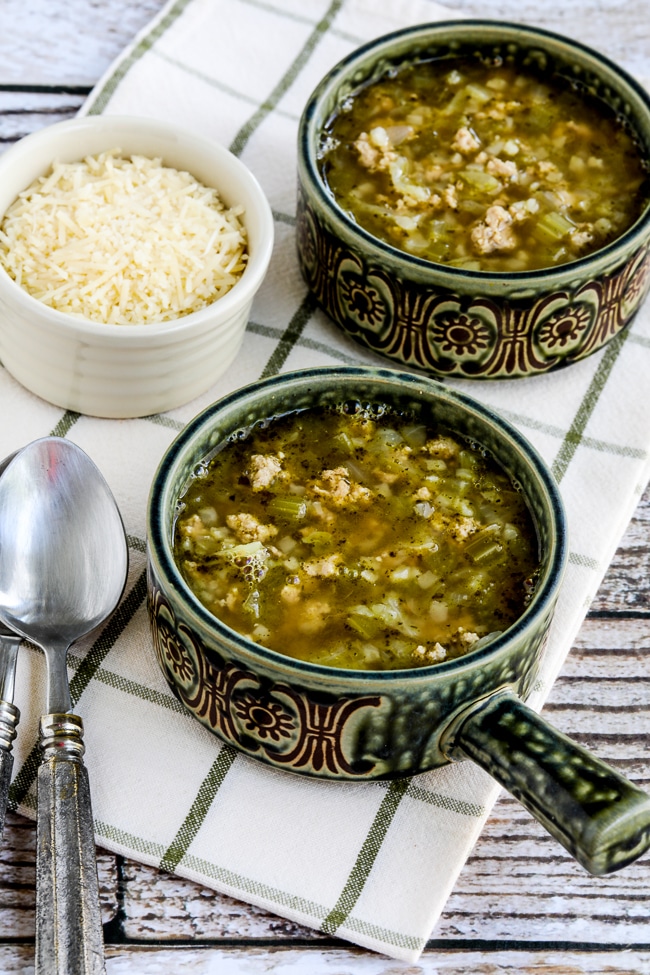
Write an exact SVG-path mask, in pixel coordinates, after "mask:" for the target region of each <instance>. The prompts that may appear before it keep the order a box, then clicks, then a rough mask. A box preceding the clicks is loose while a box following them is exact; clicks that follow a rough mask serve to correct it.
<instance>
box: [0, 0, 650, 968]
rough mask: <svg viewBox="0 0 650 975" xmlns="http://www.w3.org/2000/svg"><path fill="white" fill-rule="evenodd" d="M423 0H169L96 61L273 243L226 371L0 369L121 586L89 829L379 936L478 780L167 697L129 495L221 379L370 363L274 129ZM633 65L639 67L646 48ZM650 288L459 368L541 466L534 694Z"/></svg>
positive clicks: (81, 659)
mask: <svg viewBox="0 0 650 975" xmlns="http://www.w3.org/2000/svg"><path fill="white" fill-rule="evenodd" d="M456 15H457V13H456V11H455V10H454V7H453V3H451V2H450V4H449V5H448V6H446V7H443V6H441V5H438V4H434V3H430V2H426V0H399V2H398V0H394V2H385V3H383V4H381V5H379V4H375V3H373V2H371V0H273V2H272V3H266V2H261V0H172V2H170V3H169V4H168V5H167V6H166V7H165V8H164V10H163V11H162V13H161V14H160V15H159V16H158V17H157V18H156V19H155V20H154V21H153V23H152V24H151V25H150V26H149V27H148V28H147V29H146V30H145V31H144V32H143V33H142V34H141V35H140V36H139V37H138V38H136V40H135V42H134V43H133V45H132V46H131V47H130V48H129V49H128V50H127V51H126V52H125V53H124V54H123V56H122V57H121V58H120V59H119V60H118V61H117V63H116V64H114V65H113V66H112V68H111V69H110V71H109V72H108V73H107V75H106V76H105V77H104V78H103V79H102V81H101V82H100V83H99V85H98V86H97V88H96V90H95V91H94V92H93V94H92V96H91V97H90V99H89V101H88V104H87V106H86V108H85V110H86V111H89V112H93V113H99V112H111V113H116V114H138V115H149V116H154V117H159V118H164V119H170V120H174V119H175V120H177V121H178V122H179V123H182V124H183V125H185V126H186V127H189V128H192V129H195V130H196V131H197V132H200V133H202V134H204V135H206V136H209V137H211V138H213V139H215V140H217V141H219V142H221V143H223V144H225V145H226V146H229V147H230V148H231V149H232V151H233V152H235V153H236V154H237V155H238V156H240V157H241V158H242V160H243V161H244V162H245V163H246V165H247V166H248V167H249V168H250V169H251V170H252V171H253V172H254V173H255V174H256V176H257V177H258V179H259V180H260V182H261V184H262V186H263V188H264V190H265V191H266V193H267V195H268V198H269V200H270V202H271V206H272V208H273V212H274V215H275V222H276V247H275V253H274V257H273V261H272V266H271V269H270V273H269V275H268V278H267V281H266V283H265V285H264V286H263V288H262V290H261V292H260V293H259V296H258V298H257V300H256V302H255V305H254V308H253V312H252V317H251V321H250V324H249V326H248V331H247V335H246V339H245V343H244V346H243V349H242V352H241V354H240V356H239V358H238V360H237V362H236V364H235V365H234V366H233V367H232V368H231V370H230V372H229V373H228V375H227V376H225V377H224V378H222V379H221V380H220V381H219V382H218V383H216V384H215V386H214V387H213V388H212V389H211V390H210V391H209V392H208V393H206V394H205V395H204V396H202V397H201V398H200V399H198V400H196V401H195V402H193V403H190V404H189V405H187V406H185V407H183V408H182V409H178V410H174V411H173V412H171V413H168V414H165V415H162V416H157V417H150V418H147V419H137V420H122V421H118V420H100V419H94V418H89V417H85V416H78V415H76V414H71V413H66V412H63V411H61V410H60V409H58V408H55V407H53V406H51V405H49V404H47V403H45V402H43V401H41V400H39V399H38V398H36V397H35V396H33V395H31V394H30V393H28V392H27V391H26V390H24V389H23V388H22V387H20V386H19V385H18V384H17V383H16V382H15V381H14V380H13V379H12V378H11V376H9V375H8V374H7V373H5V372H4V370H2V369H0V396H2V402H3V406H4V416H5V417H10V418H11V422H10V423H9V422H5V424H3V426H2V429H1V430H0V456H4V455H5V454H7V453H8V452H10V451H11V450H15V449H16V448H17V447H20V446H22V445H23V444H25V443H26V442H28V441H30V440H32V439H34V438H36V437H40V436H44V435H47V434H60V435H65V436H67V437H69V438H70V439H71V440H74V441H75V442H76V443H78V444H79V445H80V446H81V447H83V448H84V449H85V450H86V451H87V452H88V453H89V454H90V456H91V457H92V458H93V459H94V460H95V462H96V463H97V464H98V466H99V467H100V469H101V470H102V472H103V473H104V475H105V477H106V478H107V480H108V481H109V483H110V485H111V487H112V489H113V491H114V493H115V496H116V498H117V501H118V504H119V506H120V508H121V511H122V515H123V517H124V521H125V524H126V527H127V533H128V535H129V543H130V555H131V571H130V578H129V583H128V588H127V592H126V595H125V596H124V599H123V602H122V604H121V606H120V607H119V609H118V611H117V612H116V614H115V615H114V617H113V618H112V619H111V621H110V622H109V623H108V625H107V626H106V628H105V629H104V630H103V632H102V633H101V635H100V636H99V637H96V638H95V639H94V640H93V641H89V642H87V643H85V644H81V645H78V646H77V647H76V648H74V653H73V655H72V658H71V677H72V693H73V700H74V702H75V708H76V710H77V711H78V712H79V713H80V714H81V715H82V716H83V717H84V720H85V727H86V743H87V754H86V759H87V764H88V767H89V773H90V780H91V786H92V794H93V807H94V813H95V816H96V823H95V829H96V835H97V841H98V843H100V844H101V845H103V846H104V847H107V848H108V849H110V850H114V851H117V852H120V853H123V854H125V855H126V856H129V857H133V858H135V859H138V860H141V861H143V862H145V863H148V864H151V865H154V866H159V865H160V866H162V867H163V868H165V869H168V870H173V871H176V872H178V873H179V874H182V875H183V876H185V877H189V878H192V879H194V880H197V881H200V882H201V883H203V884H206V885H208V886H211V887H214V888H216V889H218V890H220V891H222V892H224V893H226V894H230V895H232V896H234V897H237V898H240V899H243V900H246V901H249V902H251V903H254V904H258V905H261V906H262V907H264V908H267V909H269V910H271V911H273V912H275V913H277V914H280V915H284V916H286V917H288V918H291V919H293V920H295V921H297V922H299V923H302V924H305V925H309V926H312V927H314V928H320V929H321V930H323V931H326V932H328V933H330V934H336V935H338V936H340V937H341V938H345V939H348V940H349V941H352V942H355V943H357V944H359V945H362V946H365V947H366V948H371V949H374V950H377V951H380V952H383V953H385V954H388V955H390V956H393V957H395V958H400V959H404V960H407V961H414V960H416V959H417V958H418V956H419V954H420V952H421V951H422V949H423V948H424V946H425V943H426V941H427V938H428V937H429V936H430V934H431V931H432V928H433V926H434V925H435V923H436V921H437V918H438V917H439V914H440V912H441V910H442V909H443V907H444V905H445V901H446V899H447V897H448V895H449V893H450V891H451V889H452V887H453V885H454V882H455V880H456V878H457V876H458V873H459V871H460V870H461V868H462V866H463V863H464V861H465V859H466V857H467V855H468V854H469V852H470V850H471V849H472V846H473V844H474V842H475V840H476V838H477V836H478V834H479V832H480V830H481V827H482V825H483V823H484V820H485V818H486V816H487V814H488V812H489V810H490V808H491V806H492V804H493V802H494V800H495V798H496V795H497V793H498V789H497V787H496V786H495V785H494V784H493V783H492V781H491V780H490V779H489V778H488V776H487V775H485V774H484V773H483V772H481V771H480V770H478V769H476V768H475V767H474V766H473V765H471V764H470V763H463V764H462V765H456V766H449V767H447V768H444V769H441V770H438V771H436V772H434V773H430V774H427V775H423V776H420V777H418V778H416V779H413V780H411V781H410V782H404V783H393V784H385V783H383V784H360V785H347V784H342V783H327V782H319V781H309V780H305V779H303V778H298V777H294V776H291V775H286V774H284V773H281V772H276V771H274V770H271V769H267V768H265V767H263V766H261V765H258V764H256V763H254V762H253V761H251V760H249V759H247V758H245V757H242V756H240V755H238V754H236V753H235V752H234V751H233V750H232V749H231V748H230V747H227V746H223V745H221V744H220V743H219V741H218V740H217V739H216V738H214V737H213V736H212V735H211V734H210V733H209V732H208V731H206V730H205V729H204V728H203V727H202V726H201V725H199V723H198V722H196V721H195V720H194V719H193V718H192V717H190V716H189V714H187V713H186V712H184V710H183V709H182V708H181V706H180V705H179V704H178V703H177V702H176V700H175V699H174V698H173V697H172V696H171V694H170V692H169V690H168V688H167V686H166V684H165V682H164V680H163V678H162V676H161V674H160V672H159V670H158V666H157V664H156V661H155V658H154V654H153V651H152V644H151V638H150V633H149V628H148V621H147V617H146V612H145V606H144V597H145V580H144V548H145V542H144V534H145V505H146V498H147V494H148V489H149V485H150V483H151V479H152V476H153V473H154V470H155V468H156V466H157V464H158V461H159V460H160V458H161V456H162V454H163V452H164V451H165V449H166V447H167V446H168V444H169V443H170V442H171V440H172V439H173V437H174V436H175V435H176V434H177V432H178V431H179V430H181V428H182V427H183V426H184V424H185V423H186V422H187V421H188V420H189V419H190V418H191V417H193V416H194V415H195V414H196V413H198V412H199V410H201V409H202V408H203V407H204V406H206V405H207V404H208V403H210V402H212V401H213V400H215V399H217V398H218V397H220V396H221V395H223V394H225V393H227V392H229V391H230V390H232V389H234V388H236V387H238V386H241V385H243V384H245V383H249V382H252V381H254V380H257V379H259V378H260V377H261V376H268V375H271V374H273V373H277V372H284V371H287V370H293V369H299V368H302V367H307V366H314V365H325V366H326V365H328V364H329V365H336V364H339V363H371V362H372V363H377V362H378V359H377V358H376V357H374V356H373V355H372V354H370V353H368V352H365V351H363V350H362V349H361V348H360V347H359V346H357V345H355V344H353V343H352V342H351V341H349V340H348V339H347V338H346V337H345V336H344V335H343V334H341V333H340V332H339V331H338V330H337V329H336V328H335V327H334V326H333V325H332V324H331V323H330V322H329V321H328V320H327V319H326V318H325V316H324V315H323V314H321V313H320V312H314V311H313V309H312V305H311V302H310V301H309V300H308V299H307V296H306V288H305V285H304V284H303V282H302V280H301V278H300V275H299V272H298V267H297V262H296V257H295V247H294V212H295V182H296V181H295V144H296V130H297V123H298V118H299V116H300V113H301V110H302V108H303V105H304V103H305V101H306V99H307V97H308V95H309V94H310V92H311V91H312V89H313V88H314V87H315V85H316V83H317V82H318V81H319V79H320V78H321V77H322V75H323V74H324V73H325V72H326V71H327V70H328V69H329V68H330V67H331V66H332V65H333V64H334V63H335V62H337V61H338V60H339V59H340V58H341V57H343V56H344V55H346V54H347V53H348V52H349V51H350V50H352V49H353V48H354V47H356V46H358V45H359V44H360V43H362V42H364V41H366V40H368V39H369V38H371V37H374V36H377V35H379V34H382V33H385V32H387V31H389V30H392V29H395V28H397V27H401V26H405V25H408V24H413V23H417V22H424V21H427V20H429V21H430V20H435V19H447V18H449V17H452V18H453V17H454V16H456ZM648 75H649V76H650V70H649V71H648ZM649 372H650V307H648V308H646V309H644V310H642V312H641V313H640V314H639V315H638V317H637V319H636V321H635V322H634V324H633V326H632V327H631V328H630V329H628V330H627V331H626V332H625V333H624V334H622V335H621V336H619V337H618V338H617V339H616V340H614V341H613V342H612V343H611V344H610V345H608V346H607V347H606V348H605V350H603V351H601V352H600V353H598V354H597V355H595V356H593V357H592V358H590V359H588V360H586V361H585V362H583V363H580V364H578V365H574V366H572V367H571V368H570V369H569V370H566V371H561V372H558V373H555V374H553V375H549V376H545V377H538V378H534V379H530V380H516V381H511V382H500V383H481V382H477V383H471V382H465V383H463V384H462V385H463V386H464V387H465V389H466V390H467V391H468V392H470V393H471V394H473V395H475V396H476V397H478V398H479V399H481V400H482V401H483V402H485V403H487V404H489V405H490V406H492V407H494V408H496V409H497V410H498V411H500V412H501V414H502V415H504V416H506V417H507V418H508V419H510V420H511V421H512V422H513V423H514V424H515V425H516V426H518V427H519V428H520V429H521V430H522V431H523V433H524V434H526V435H527V436H528V437H529V438H530V439H531V440H532V441H533V443H534V444H535V445H536V446H537V448H538V449H539V450H540V451H541V453H542V455H543V456H544V457H545V458H546V460H547V461H548V463H549V464H550V465H551V467H552V469H553V471H554V473H555V475H556V477H557V479H558V481H559V483H560V488H561V491H562V494H563V496H564V499H565V502H566V506H567V509H568V514H569V521H570V532H571V555H570V561H569V569H568V578H567V579H566V585H565V586H564V590H563V594H562V597H561V599H560V603H559V606H558V612H557V616H556V620H555V625H554V629H553V633H552V638H551V640H550V643H549V646H548V650H547V653H546V657H545V661H544V667H543V672H542V679H541V680H540V682H539V684H538V686H537V688H536V690H535V694H534V699H533V704H534V705H535V706H538V707H539V706H541V704H542V703H543V701H544V699H545V697H546V695H547V693H548V691H549V689H550V687H551V685H552V683H553V680H554V679H555V677H556V675H557V673H558V670H559V669H560V667H561V665H562V662H563V660H564V657H565V655H566V653H567V651H568V650H569V648H570V647H571V644H572V642H573V639H574V637H575V635H576V632H577V630H578V628H579V626H580V624H581V622H582V620H583V617H584V615H585V612H586V609H587V607H588V605H589V602H590V600H591V599H592V598H593V596H594V594H595V592H596V590H597V588H598V586H599V583H600V581H601V579H602V576H603V574H604V572H605V569H606V567H607V565H608V563H609V561H610V559H611V557H612V555H613V553H614V551H615V549H616V547H617V545H618V542H619V540H620V537H621V535H622V533H623V531H624V529H625V526H626V524H627V522H628V520H629V518H630V517H631V514H632V512H633V511H634V509H635V507H636V505H637V502H638V500H639V497H640V494H641V493H642V491H643V489H644V487H645V484H646V482H647V479H648V476H649V474H650V421H649V419H648V408H647V394H646V389H647V376H648V374H649ZM44 677H45V675H44V667H43V658H42V656H41V654H40V653H39V652H37V651H35V650H33V649H30V648H29V647H26V648H25V649H24V650H23V651H22V652H21V656H20V662H19V673H18V693H17V702H16V703H17V704H18V706H19V707H20V709H21V712H22V721H21V724H20V728H19V737H18V740H17V742H16V745H15V759H16V761H15V778H14V782H13V786H12V794H11V795H12V802H13V805H14V808H17V809H19V810H20V811H21V812H24V813H25V814H27V815H29V816H33V815H34V809H35V786H34V778H35V771H36V747H35V744H36V735H37V719H38V716H39V714H40V713H41V710H42V709H43V703H44V685H45V681H44Z"/></svg>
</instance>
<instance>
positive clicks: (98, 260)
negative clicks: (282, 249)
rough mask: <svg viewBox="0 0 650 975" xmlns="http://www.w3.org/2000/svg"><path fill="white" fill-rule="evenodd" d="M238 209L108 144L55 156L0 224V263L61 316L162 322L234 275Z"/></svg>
mask: <svg viewBox="0 0 650 975" xmlns="http://www.w3.org/2000/svg"><path fill="white" fill-rule="evenodd" d="M242 212H243V209H242V208H241V207H234V208H232V209H230V210H227V209H226V208H225V207H224V204H223V203H222V201H221V200H220V198H219V196H218V194H217V191H216V190H214V189H211V188H208V187H206V186H203V185H201V184H200V183H199V182H197V180H195V179H194V177H193V176H191V175H190V174H189V173H186V172H179V171H178V170H176V169H172V168H170V167H167V166H163V165H162V162H161V160H160V159H149V158H146V157H145V156H132V157H128V158H123V157H122V156H121V155H120V150H119V149H115V150H111V151H110V152H104V153H101V154H100V155H98V156H88V157H86V158H85V159H84V160H83V161H82V162H76V163H55V164H54V165H53V167H52V170H51V172H50V173H48V174H47V175H45V176H42V177H40V178H39V179H38V180H36V181H35V182H34V183H33V184H32V185H31V186H30V187H28V189H26V190H24V191H23V192H22V193H21V194H20V196H19V197H18V198H17V199H16V200H15V201H14V202H13V203H12V205H11V206H10V207H9V209H8V210H7V212H6V214H5V216H4V219H3V221H2V224H1V225H0V264H1V265H2V267H4V269H5V270H6V271H7V273H8V274H9V275H11V277H12V278H13V279H14V280H15V281H16V282H17V283H18V284H19V285H20V286H21V287H22V288H24V289H25V290H26V291H28V292H29V294H31V295H33V297H35V298H38V299H39V301H42V302H44V303H45V304H46V305H49V306H50V307H52V308H55V309H57V310H58V311H62V312H66V313H67V314H69V315H75V316H79V317H82V318H86V319H89V320H90V321H93V322H103V323H111V324H115V325H131V324H150V323H151V322H160V321H169V320H171V319H175V318H179V317H181V316H183V315H188V314H190V313H191V312H194V311H198V310H199V309H201V308H204V307H206V306H207V305H209V304H211V303H212V302H214V301H216V300H217V299H218V298H220V297H221V296H222V295H224V294H226V292H227V291H229V290H230V289H231V288H232V286H233V285H234V284H235V283H236V281H237V280H238V278H239V277H240V275H241V274H242V272H243V270H244V268H245V266H246V260H247V256H248V255H247V248H246V232H245V229H244V227H243V226H242V224H241V222H240V220H239V217H240V215H241V214H242Z"/></svg>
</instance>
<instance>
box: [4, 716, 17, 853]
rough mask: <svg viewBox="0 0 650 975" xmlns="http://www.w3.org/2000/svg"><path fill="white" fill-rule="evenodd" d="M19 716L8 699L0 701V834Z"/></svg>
mask: <svg viewBox="0 0 650 975" xmlns="http://www.w3.org/2000/svg"><path fill="white" fill-rule="evenodd" d="M19 718H20V711H19V710H18V708H17V707H16V706H15V705H13V704H11V703H10V702H9V701H0V836H2V831H3V830H4V827H5V816H6V814H7V803H8V801H9V786H10V784H11V772H12V769H13V767H14V757H13V755H12V754H11V743H12V742H13V740H14V738H15V737H16V726H17V724H18V719H19Z"/></svg>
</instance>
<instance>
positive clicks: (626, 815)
mask: <svg viewBox="0 0 650 975" xmlns="http://www.w3.org/2000/svg"><path fill="white" fill-rule="evenodd" d="M441 462H443V463H441ZM355 525H356V527H355ZM147 531H148V594H149V599H148V603H149V612H150V618H151V625H152V633H153V641H154V647H155V651H156V654H157V657H158V661H159V663H160V666H161V668H162V671H163V673H164V675H165V677H166V679H167V681H168V682H169V684H170V687H171V688H172V690H173V691H174V693H175V694H176V695H177V696H178V698H179V700H180V701H182V702H183V704H184V705H185V706H186V707H187V708H188V709H189V710H190V711H191V712H192V713H193V714H194V715H195V716H196V717H197V718H198V720H200V721H201V722H202V723H203V724H204V725H205V726H206V727H207V728H209V729H210V730H211V731H212V732H214V733H215V734H216V735H217V736H218V737H219V738H221V739H222V740H223V741H226V742H228V743H230V744H232V745H234V746H235V747H236V748H238V749H239V750H241V751H242V752H244V753H245V754H247V755H249V756H251V757H253V758H255V759H258V760H260V761H262V762H264V763H266V764H269V765H272V766H274V767H275V768H278V769H286V770H288V771H293V772H296V773H299V774H303V775H308V776H316V777H321V778H327V779H338V780H347V781H364V780H373V779H386V778H395V777H403V776H409V775H413V774H416V773H418V772H424V771H427V770H430V769H433V768H436V767H438V766H441V765H444V764H447V763H448V762H450V761H454V760H458V759H463V758H471V759H472V760H473V761H475V762H477V763H478V764H479V765H481V766H482V767H483V768H485V769H486V770H487V771H488V772H490V773H491V774H492V775H494V777H495V778H497V780H498V781H499V782H501V783H502V784H503V785H504V786H505V787H506V788H508V789H510V790H511V791H512V792H513V794H515V795H516V796H517V797H518V798H519V799H521V801H522V802H523V803H524V804H525V805H526V806H527V808H529V809H530V810H531V811H532V812H533V814H534V815H535V816H536V817H537V818H538V819H539V820H540V821H541V822H542V823H543V824H544V825H545V826H546V827H547V828H548V829H549V830H550V831H551V832H552V833H553V835H554V836H556V837H557V838H558V839H559V840H560V841H561V842H562V843H563V844H564V845H565V846H566V847H567V849H569V850H570V851H571V852H572V853H573V854H574V855H575V856H576V857H577V858H578V859H579V860H580V862H581V863H583V864H584V865H585V866H586V867H587V869H589V870H591V871H592V872H594V873H605V872H608V871H610V870H614V869H618V868H619V867H621V866H623V865H624V864H625V863H628V862H630V860H632V859H635V858H636V857H637V856H639V855H640V854H641V853H642V852H643V851H644V850H645V848H646V847H647V845H648V844H649V843H650V797H648V796H647V795H646V794H645V793H643V792H641V791H640V790H638V789H636V788H635V787H634V786H633V785H631V783H629V782H627V781H626V780H625V779H624V778H623V777H621V776H620V775H619V774H618V773H616V772H614V771H613V770H612V769H610V768H608V767H607V766H605V765H604V764H603V763H602V762H600V761H599V760H598V759H597V758H596V757H595V756H593V755H591V754H590V753H588V752H586V751H585V750H584V749H582V748H581V747H580V746H578V745H576V744H574V743H573V742H571V741H569V739H567V738H565V737H564V736H562V735H560V734H559V733H558V732H556V731H554V729H552V728H551V727H550V726H549V725H548V724H547V723H546V722H545V721H543V720H542V719H541V718H540V717H539V716H538V715H537V714H536V713H535V712H534V711H532V710H531V709H530V708H528V707H527V706H526V705H525V704H524V703H523V701H524V699H525V698H526V696H527V695H528V693H529V692H530V690H531V688H532V686H533V683H534V681H535V678H536V675H537V673H538V668H539V663H540V657H541V654H542V651H543V647H544V645H545V641H546V639H547V635H548V630H549V626H550V623H551V620H552V617H553V612H554V608H555V604H556V601H557V597H558V593H559V590H560V585H561V579H562V574H563V570H564V565H565V561H566V555H567V538H566V520H565V515H564V511H563V506H562V501H561V498H560V495H559V492H558V489H557V487H556V485H555V483H554V481H553V479H552V477H551V475H550V473H549V471H548V469H547V468H546V466H545V464H544V463H543V461H542V460H541V458H540V457H539V456H538V455H537V453H536V452H535V450H534V449H533V448H532V446H531V445H530V444H529V443H528V442H527V441H526V440H525V439H524V438H523V437H522V436H521V435H520V434H519V433H518V432H517V431H516V430H515V429H514V428H513V427H511V426H510V425H509V424H508V423H506V422H505V421H504V420H503V419H501V418H500V417H498V416H497V415H496V414H494V413H493V412H491V411H490V410H488V409H486V408H485V407H483V406H482V405H480V404H479V403H477V402H475V401H474V400H473V399H472V398H471V397H468V396H466V395H464V394H462V393H459V392H456V391H452V390H449V389H446V388H445V387H444V386H442V385H441V384H440V383H438V382H436V381H435V380H432V379H428V378H422V377H418V376H415V375H413V374H406V373H401V372H396V371H391V370H381V369H379V370H372V369H363V368H340V369H335V370H330V369H314V370H305V371H301V372H296V373H289V374H287V375H285V376H280V377H274V378H272V379H268V380H265V381H263V382H260V383H256V384H254V385H252V386H249V387H245V388H243V389H240V390H237V391H236V392H234V393H232V394H231V395H229V396H227V397H225V398H224V399H222V400H220V401H218V402H217V403H214V404H213V405H212V406H210V407H208V408H207V409H206V410H205V411H204V412H203V413H201V414H199V415H198V416H197V417H196V418H195V419H194V420H193V421H192V422H191V423H190V424H189V425H188V426H187V427H186V428H185V429H184V430H183V431H182V432H181V433H180V434H179V436H178V437H177V438H176V440H175V441H174V442H173V443H172V445H171V446H170V448H169V450H168V451H167V453H166V454H165V456H164V457H163V459H162V461H161V464H160V466H159V468H158V471H157V473H156V475H155V478H154V481H153V484H152V489H151V493H150V499H149V506H148V515H147Z"/></svg>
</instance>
